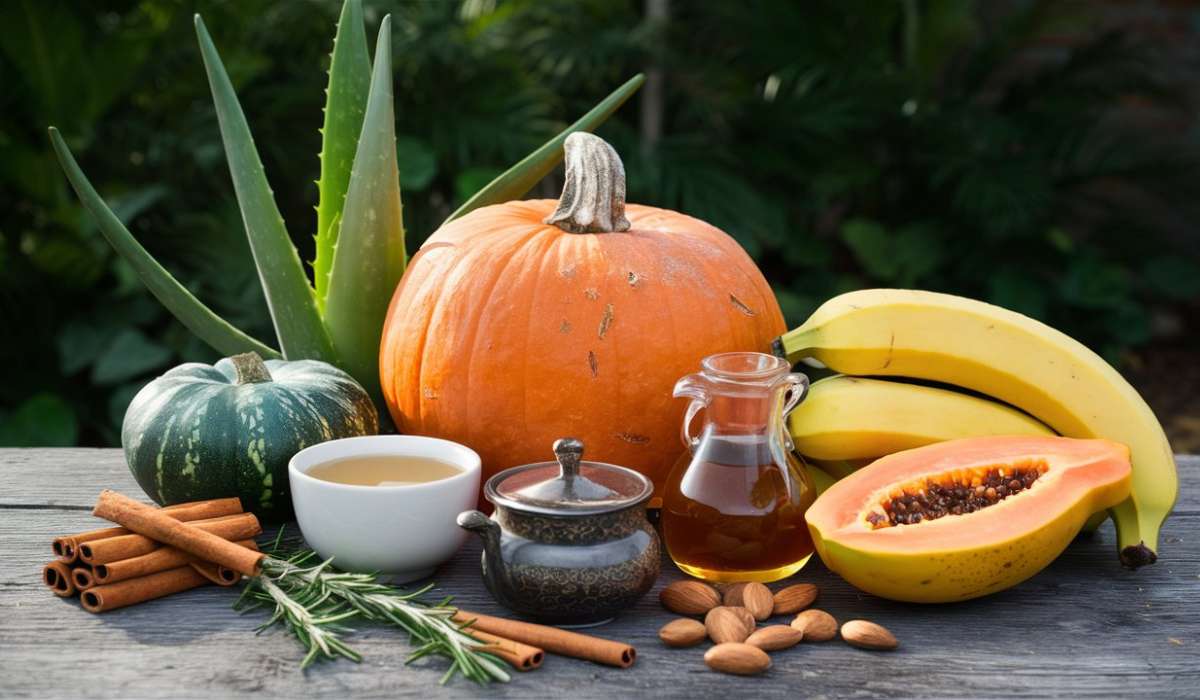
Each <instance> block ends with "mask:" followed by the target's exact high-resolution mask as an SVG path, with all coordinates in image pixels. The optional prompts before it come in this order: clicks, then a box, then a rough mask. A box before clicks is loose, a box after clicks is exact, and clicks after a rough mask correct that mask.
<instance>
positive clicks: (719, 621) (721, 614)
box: [704, 606, 754, 644]
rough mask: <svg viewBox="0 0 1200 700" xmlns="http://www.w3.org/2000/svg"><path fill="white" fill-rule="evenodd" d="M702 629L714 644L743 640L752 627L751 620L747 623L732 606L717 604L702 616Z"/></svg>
mask: <svg viewBox="0 0 1200 700" xmlns="http://www.w3.org/2000/svg"><path fill="white" fill-rule="evenodd" d="M704 629H705V630H706V631H707V632H708V638H709V639H711V640H713V642H714V643H715V644H724V643H726V642H743V641H745V640H746V637H749V636H750V632H751V631H752V630H753V629H754V624H753V621H752V622H751V624H749V625H747V624H746V620H745V618H743V617H742V616H741V615H739V614H738V613H736V612H734V608H727V607H725V606H719V607H716V608H713V609H712V610H709V611H708V614H707V615H705V616H704Z"/></svg>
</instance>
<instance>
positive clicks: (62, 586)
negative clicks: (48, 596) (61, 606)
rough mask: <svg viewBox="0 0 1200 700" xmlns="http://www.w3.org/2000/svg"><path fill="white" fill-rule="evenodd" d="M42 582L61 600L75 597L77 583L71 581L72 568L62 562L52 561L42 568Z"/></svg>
mask: <svg viewBox="0 0 1200 700" xmlns="http://www.w3.org/2000/svg"><path fill="white" fill-rule="evenodd" d="M42 582H43V583H45V584H46V587H47V588H49V589H50V590H51V591H53V592H54V595H56V596H58V597H60V598H70V597H71V596H73V595H75V582H74V581H72V580H71V567H69V566H67V565H66V564H64V563H63V562H61V561H52V562H50V563H49V564H47V565H45V566H44V567H42Z"/></svg>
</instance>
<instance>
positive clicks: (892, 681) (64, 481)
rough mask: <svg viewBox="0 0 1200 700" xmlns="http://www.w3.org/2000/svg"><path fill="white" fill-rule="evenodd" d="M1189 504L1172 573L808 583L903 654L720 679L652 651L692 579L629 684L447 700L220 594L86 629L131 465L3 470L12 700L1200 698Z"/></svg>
mask: <svg viewBox="0 0 1200 700" xmlns="http://www.w3.org/2000/svg"><path fill="white" fill-rule="evenodd" d="M1179 467H1180V482H1181V486H1182V497H1181V499H1180V502H1179V504H1178V505H1177V506H1176V510H1175V514H1174V516H1173V517H1172V518H1171V519H1170V520H1169V521H1168V522H1167V525H1166V529H1165V533H1164V541H1163V543H1162V546H1161V555H1162V557H1161V559H1160V560H1159V563H1158V564H1156V565H1154V566H1150V567H1146V568H1144V569H1142V570H1140V571H1136V572H1131V571H1126V570H1123V569H1122V568H1121V567H1120V566H1119V565H1118V564H1117V558H1116V552H1115V548H1114V544H1113V532H1112V526H1111V524H1106V525H1105V526H1104V527H1103V528H1102V529H1101V531H1100V532H1099V534H1098V535H1096V536H1095V537H1092V538H1089V539H1082V540H1080V541H1078V542H1076V543H1074V544H1073V545H1072V546H1071V547H1070V548H1069V549H1068V550H1067V552H1066V553H1065V554H1064V555H1063V556H1062V557H1060V558H1059V560H1058V561H1057V562H1055V563H1054V564H1053V565H1051V566H1050V568H1048V569H1047V570H1046V571H1044V572H1042V573H1041V574H1039V575H1038V576H1036V577H1034V578H1033V579H1032V580H1030V581H1027V582H1026V583H1024V584H1022V585H1020V586H1017V587H1016V588H1014V589H1011V590H1009V591H1005V592H1003V593H1000V594H998V595H994V596H991V597H989V598H985V599H982V600H977V601H970V602H967V603H959V604H955V605H940V606H917V605H906V604H901V603H892V602H888V601H884V600H880V599H878V598H874V597H872V596H869V595H865V594H861V593H859V592H857V591H856V590H855V589H853V588H851V587H850V586H849V585H848V584H846V583H844V582H843V581H841V580H840V579H839V578H837V576H835V575H833V574H831V573H830V572H829V571H827V570H826V569H825V568H824V567H823V566H822V565H821V564H820V562H819V561H817V560H816V559H815V558H814V559H813V562H812V563H810V564H809V566H808V567H807V568H806V569H805V570H804V571H802V572H801V573H800V575H798V576H797V577H796V580H798V581H811V582H814V583H816V584H818V585H819V586H820V587H821V595H820V598H819V600H818V603H817V606H818V607H821V608H823V609H825V610H828V611H830V612H831V613H833V614H834V615H835V616H836V617H838V618H839V619H841V620H846V619H850V618H853V617H864V618H867V619H870V620H874V621H877V622H879V623H881V624H883V625H885V626H887V627H888V628H889V629H891V630H892V631H893V632H894V633H895V634H896V636H897V637H898V638H899V639H900V640H901V648H900V649H899V650H898V651H895V652H891V653H882V652H867V651H860V650H857V649H853V648H850V647H848V646H846V645H845V644H843V643H841V642H829V643H825V644H802V645H800V646H799V647H796V648H794V649H791V650H788V651H783V652H776V653H775V654H773V655H772V657H773V661H774V665H773V667H772V669H771V670H770V671H769V672H768V673H766V674H765V675H763V676H760V677H757V678H751V679H740V678H736V677H732V676H723V675H720V674H716V673H713V672H711V671H709V670H708V669H707V668H706V667H705V666H704V663H703V661H702V656H703V648H700V647H697V648H692V649H683V650H676V649H667V648H666V647H664V646H663V645H662V644H660V643H659V641H658V639H657V637H656V632H657V630H658V628H659V627H660V626H661V625H662V624H663V623H664V622H665V621H666V620H667V619H669V617H670V615H669V614H668V613H666V612H665V611H664V610H663V609H662V608H660V607H659V605H658V600H657V590H658V588H659V587H661V586H662V585H665V584H666V583H668V582H670V581H673V580H675V579H678V578H680V574H679V572H678V571H677V570H676V569H675V568H674V567H673V566H672V565H671V564H670V562H669V561H668V562H664V569H663V571H664V574H663V576H662V578H661V579H660V581H659V582H658V585H657V586H656V588H655V591H654V592H652V593H651V594H650V595H647V596H646V597H645V598H644V599H643V600H642V601H641V602H640V603H639V605H638V606H637V607H636V608H635V609H633V610H630V611H629V612H628V613H626V614H624V615H622V616H621V617H620V618H618V620H617V621H615V622H613V623H611V624H608V625H605V626H603V627H599V628H597V629H595V630H594V632H595V633H596V634H599V635H602V636H608V637H611V638H614V639H621V640H627V641H630V642H633V643H634V644H636V645H637V649H638V654H639V656H638V661H637V664H636V665H635V666H634V667H633V668H630V669H628V670H620V669H613V668H607V667H603V666H598V665H595V664H591V663H587V662H582V661H576V660H573V659H567V658H561V657H554V656H551V657H549V658H548V659H547V660H546V663H545V664H544V665H543V667H542V668H541V669H540V670H538V671H534V672H531V673H526V674H514V678H513V680H512V682H511V683H509V684H507V685H494V686H491V687H489V688H480V687H478V686H475V685H474V684H472V683H470V682H467V681H465V680H463V679H461V678H459V679H457V680H455V681H454V682H452V683H451V684H449V685H447V686H444V687H438V686H437V681H438V678H439V676H440V675H441V673H442V672H443V671H444V669H445V665H444V662H443V661H441V660H440V659H430V660H422V661H419V662H417V663H416V664H414V665H413V666H410V667H406V666H405V665H404V659H405V656H406V655H407V654H408V652H409V646H408V643H407V640H406V639H405V637H404V635H402V634H401V633H399V632H397V631H395V630H393V629H387V628H382V627H370V626H368V627H364V628H361V629H360V630H359V631H358V633H356V634H354V635H353V637H352V639H351V640H350V641H351V643H352V644H353V645H354V646H355V647H356V648H358V649H359V650H360V651H362V652H363V654H364V660H363V662H362V664H361V665H355V664H353V663H350V662H347V661H338V662H335V663H324V664H321V665H318V666H315V667H313V668H311V669H309V670H308V671H307V672H301V671H300V670H299V668H298V663H299V660H300V658H301V656H302V653H301V649H300V647H299V646H298V644H297V643H296V641H295V640H293V639H292V638H291V637H289V636H287V635H286V634H284V633H282V632H279V631H273V632H268V633H266V634H264V635H262V636H255V634H254V628H255V626H256V625H257V624H258V623H260V622H261V621H262V616H261V615H260V614H258V613H252V614H250V615H245V616H243V615H238V614H237V613H235V612H233V611H232V610H231V609H230V603H231V602H232V601H233V599H234V598H235V597H236V594H235V593H234V591H231V590H227V589H218V588H214V587H209V588H202V589H197V590H194V591H190V592H187V593H182V594H179V595H176V596H172V597H169V598H165V599H162V600H158V601H153V602H150V603H146V604H143V605H139V606H136V607H133V608H127V609H124V610H118V611H114V612H111V613H108V614H104V615H91V614H89V613H87V612H84V611H83V610H82V609H81V608H80V607H79V605H78V603H77V602H75V601H72V600H61V599H59V598H56V597H54V596H53V595H51V594H50V593H49V591H47V590H45V588H43V586H42V585H41V582H40V575H41V567H42V564H44V563H45V562H46V561H49V559H50V552H49V543H50V540H51V538H52V536H54V535H56V534H61V533H69V532H77V531H80V530H86V529H88V528H91V527H95V526H97V525H98V521H95V520H93V518H92V517H91V516H90V515H89V513H88V511H89V510H90V509H91V506H92V503H93V501H94V500H95V497H96V495H97V494H98V493H99V492H100V490H101V489H102V488H105V487H110V488H115V489H118V490H120V491H123V492H125V493H128V494H131V495H134V494H139V493H140V492H139V490H138V488H137V486H136V485H135V484H134V482H133V480H132V478H131V477H130V475H129V472H128V471H127V469H126V468H125V464H124V461H123V459H122V457H121V453H120V451H118V450H86V449H75V450H50V449H36V450H14V449H9V450H0V563H2V566H0V697H4V698H12V697H39V698H41V697H50V698H56V697H122V698H127V697H137V698H142V697H232V696H242V695H250V694H254V695H262V696H297V695H300V694H306V695H308V694H311V695H330V696H338V697H347V696H386V697H389V698H396V697H416V698H427V697H440V696H469V695H495V696H512V697H543V696H552V695H557V696H560V697H580V696H582V697H592V696H607V697H612V698H618V697H620V698H623V697H651V696H653V697H684V696H686V697H708V696H725V697H731V698H732V697H744V696H773V695H778V696H784V695H787V696H791V697H819V696H855V697H910V696H921V697H929V696H949V697H964V696H989V697H991V696H1021V697H1034V696H1053V695H1070V696H1074V697H1081V696H1096V697H1114V696H1115V697H1120V696H1132V695H1138V696H1139V697H1144V696H1160V697H1171V698H1180V697H1200V458H1198V457H1181V458H1180V459H1179ZM478 558H479V548H478V545H477V544H476V543H475V538H471V542H470V544H469V545H468V546H467V547H466V548H464V550H463V551H462V552H460V553H459V555H458V556H457V557H456V558H455V559H454V560H453V561H452V562H450V563H449V564H447V565H446V566H444V567H443V568H442V570H440V571H439V572H438V573H437V577H436V580H437V582H438V584H439V589H440V590H442V591H444V592H445V593H448V594H452V595H454V596H455V597H456V599H457V600H458V602H459V604H460V605H462V607H463V608H466V609H469V610H475V611H478V612H484V613H491V614H504V611H503V610H502V609H500V608H499V607H497V606H496V605H495V604H494V603H493V602H492V600H491V598H490V597H489V596H488V594H487V592H486V590H485V589H484V587H483V583H482V582H481V581H480V579H479V570H478Z"/></svg>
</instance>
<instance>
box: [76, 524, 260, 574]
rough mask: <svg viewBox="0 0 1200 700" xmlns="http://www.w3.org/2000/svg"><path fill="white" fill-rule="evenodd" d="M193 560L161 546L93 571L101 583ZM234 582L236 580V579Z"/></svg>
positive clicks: (250, 544)
mask: <svg viewBox="0 0 1200 700" xmlns="http://www.w3.org/2000/svg"><path fill="white" fill-rule="evenodd" d="M122 529H124V528H122ZM236 544H237V545H238V546H241V547H245V548H247V549H253V550H257V549H258V545H256V544H255V543H254V540H239V541H238V542H237V543H236ZM192 561H195V558H194V557H193V556H192V555H190V554H188V553H186V552H183V551H181V550H178V549H175V548H174V547H159V548H158V549H156V550H154V551H153V552H150V553H149V554H142V555H141V556H136V557H130V558H129V559H121V560H118V561H114V562H111V563H108V564H98V565H97V566H96V567H95V568H94V569H93V571H92V577H93V578H94V579H95V580H96V583H97V584H99V585H103V584H107V583H117V582H119V581H125V580H127V579H131V578H137V577H138V576H145V575H147V574H156V573H158V572H160V571H166V570H167V569H177V568H179V567H181V566H184V565H187V564H190V563H191V562H192ZM233 575H234V576H238V577H240V576H241V574H237V573H236V572H234V573H233ZM227 576H229V574H219V578H221V579H222V580H224V579H225V578H226V577H227ZM234 582H236V579H235V581H234Z"/></svg>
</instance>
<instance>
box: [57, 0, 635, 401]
mask: <svg viewBox="0 0 1200 700" xmlns="http://www.w3.org/2000/svg"><path fill="white" fill-rule="evenodd" d="M195 25H196V34H197V37H198V39H199V42H200V49H201V54H202V56H203V59H204V65H205V69H206V71H207V73H208V80H209V85H210V87H211V90H212V94H213V101H214V104H215V106H216V113H217V118H218V121H219V123H220V128H221V135H222V139H223V141H224V144H225V155H226V159H227V161H228V163H229V170H230V174H231V176H232V178H233V184H234V190H235V192H236V193H237V199H238V203H239V205H240V209H241V214H242V220H243V223H244V225H245V230H246V233H247V237H248V240H249V242H250V248H251V251H252V253H253V256H254V261H255V265H256V267H257V269H258V276H259V280H260V282H261V284H262V289H263V292H264V295H265V298H266V301H267V305H268V308H269V309H270V313H271V318H272V320H273V322H274V326H275V335H276V337H277V338H278V340H279V343H280V351H276V350H275V349H273V348H271V347H269V346H268V345H267V344H266V343H263V342H261V341H259V340H257V339H255V338H253V337H251V336H249V335H248V334H246V333H244V332H242V331H241V330H239V329H237V328H236V327H235V326H234V325H233V324H231V323H229V322H227V321H226V320H224V319H223V318H221V316H219V315H218V314H217V313H215V312H214V311H213V310H211V309H210V308H209V307H207V306H206V305H204V304H203V303H202V302H200V301H199V300H198V299H197V298H196V297H195V296H194V295H193V294H192V293H191V292H190V291H189V290H187V289H186V287H184V286H183V285H182V284H180V283H179V282H178V281H177V280H176V279H175V278H174V277H173V276H172V275H171V274H170V273H169V272H168V271H167V270H166V269H165V268H163V267H162V266H161V265H159V264H158V262H157V261H155V259H154V258H153V256H151V255H150V253H148V252H147V251H146V250H145V249H144V248H143V247H142V246H141V245H140V244H138V242H137V241H136V240H135V239H134V237H133V235H132V234H131V233H130V232H129V231H128V229H126V228H125V226H124V224H122V222H121V220H120V218H119V217H118V216H117V215H116V213H114V212H113V210H112V209H111V208H109V207H108V205H106V204H105V203H104V201H103V200H102V199H101V197H100V196H99V194H98V193H97V192H96V190H95V189H94V188H93V187H92V185H91V183H90V182H89V181H88V179H87V177H86V176H85V175H84V174H83V172H82V171H81V170H80V168H79V166H78V164H77V163H76V162H75V159H74V157H73V156H72V154H71V152H70V149H69V148H68V147H67V144H66V142H65V141H64V140H63V138H62V136H61V135H60V134H59V133H58V131H57V129H55V128H54V127H51V128H50V138H51V141H52V143H53V146H54V150H55V152H56V154H57V155H58V158H59V162H60V163H61V165H62V167H63V170H64V171H65V172H66V174H67V178H68V180H70V182H71V185H72V186H73V187H74V188H75V191H76V193H77V194H78V195H79V197H80V199H81V200H82V201H83V203H84V205H85V206H86V207H87V208H88V209H89V211H91V213H92V215H93V216H94V217H95V218H96V221H97V224H98V225H99V227H100V230H101V232H102V233H103V234H104V236H105V237H106V238H107V239H108V241H109V243H110V244H111V245H112V246H113V248H114V249H115V250H116V251H117V252H118V253H119V254H120V255H121V256H122V257H123V258H124V259H125V260H126V261H127V262H128V263H129V264H130V266H131V267H133V269H134V270H135V272H136V273H137V274H138V276H139V277H140V278H141V279H142V281H143V282H144V283H145V284H146V286H147V287H148V288H149V289H150V291H151V292H152V293H153V294H154V295H155V296H156V297H157V298H158V299H159V301H160V302H162V303H163V305H164V306H166V307H167V308H168V309H169V310H170V311H171V312H172V313H173V314H174V315H175V316H176V317H177V318H178V319H179V320H180V321H181V322H183V324H184V325H185V326H187V327H188V328H189V329H190V330H191V331H192V332H193V333H195V334H196V335H197V336H199V337H200V338H201V339H202V340H204V341H205V342H206V343H208V344H209V345H210V346H212V347H213V348H215V349H217V350H218V351H219V352H221V353H223V354H232V353H237V352H247V351H254V352H257V353H259V354H260V355H262V356H264V357H277V356H280V355H282V356H283V357H285V358H288V359H301V358H310V359H319V360H324V361H327V362H331V363H334V364H337V365H339V366H341V367H343V368H345V369H346V370H347V371H349V372H350V373H351V374H353V375H354V376H355V378H356V379H358V380H359V381H360V382H361V383H362V384H363V385H364V386H365V387H366V388H367V390H368V391H369V392H370V393H371V394H372V396H373V397H375V399H376V401H377V403H380V404H382V400H381V395H380V390H379V380H378V374H377V373H378V349H379V338H380V335H381V333H382V327H383V318H384V315H385V314H386V311H387V305H388V301H389V300H390V297H391V293H392V290H393V289H394V288H395V286H396V284H397V283H398V282H399V280H400V276H401V275H402V274H403V272H404V267H405V264H406V262H407V253H406V250H405V245H404V226H403V221H402V218H401V201H400V178H399V168H398V165H397V143H396V135H395V120H394V114H393V100H392V63H391V20H390V16H385V17H384V18H383V21H382V22H381V25H380V30H379V38H378V40H377V42H376V54H375V62H374V68H373V69H372V67H371V64H370V62H369V61H368V60H366V56H365V52H366V35H365V32H364V29H363V18H362V8H361V5H360V2H359V0H346V2H345V4H344V5H343V8H342V14H341V18H340V19H339V21H338V31H337V34H336V37H335V39H334V50H333V56H332V62H331V67H330V71H329V87H328V90H327V94H328V101H327V103H326V107H325V129H324V130H323V133H322V137H323V146H322V150H321V178H320V180H319V181H318V183H317V184H318V191H319V196H320V201H319V203H318V205H317V212H318V227H319V228H318V231H317V233H316V259H315V261H314V269H315V274H316V285H315V288H314V286H312V285H310V283H309V281H308V278H307V276H306V274H305V271H304V269H303V266H302V264H301V262H300V256H299V254H298V252H297V250H296V248H295V246H294V245H293V244H292V242H291V239H290V236H289V234H288V231H287V228H286V226H285V224H284V220H283V217H282V216H281V215H280V212H279V209H278V207H277V205H276V203H275V198H274V193H273V191H272V190H271V187H270V185H269V184H268V182H267V178H266V174H265V170H264V168H263V164H262V161H261V159H260V158H259V155H258V151H257V149H256V147H255V143H254V140H253V137H252V136H251V134H250V128H249V125H248V123H247V121H246V118H245V115H244V114H243V112H242V109H241V105H240V104H239V102H238V98H237V96H236V94H235V92H234V88H233V83H232V81H231V80H230V77H229V74H228V72H227V71H226V69H225V66H224V64H223V63H222V62H221V59H220V56H219V55H218V53H217V50H216V47H215V45H214V44H213V42H212V39H211V37H210V36H209V34H208V30H207V29H206V28H205V26H204V23H203V21H202V20H201V19H200V17H199V15H197V16H196V18H195ZM372 70H373V73H372V74H371V75H370V77H369V79H368V73H371V71H372ZM641 82H642V78H641V76H637V77H634V78H633V79H631V80H629V81H628V82H626V83H625V84H624V85H623V86H621V87H620V88H618V89H617V90H616V91H615V92H614V93H613V94H612V95H610V96H609V97H608V98H607V99H606V100H604V101H603V102H601V103H600V104H599V105H597V106H596V107H595V108H593V109H592V110H591V111H590V112H588V113H587V114H586V115H584V117H583V118H581V119H580V120H579V121H578V122H576V123H575V124H573V125H571V126H570V127H568V129H566V130H565V131H563V132H562V133H561V134H559V135H558V136H557V137H555V138H554V139H552V140H551V141H550V142H548V143H547V144H545V145H544V146H542V147H541V148H539V149H538V150H536V151H534V152H533V153H531V154H530V155H529V156H527V157H526V158H525V159H524V160H522V161H520V162H519V163H517V164H516V165H514V166H513V167H512V168H510V169H509V170H508V171H506V172H505V173H502V174H501V175H500V176H498V177H496V178H495V179H494V180H492V181H491V182H490V183H488V184H487V185H486V186H485V187H484V188H483V189H482V190H480V191H479V192H478V193H476V194H475V196H473V197H472V198H471V199H469V200H468V201H467V202H466V203H465V204H464V205H463V206H462V207H460V208H459V209H458V210H457V211H455V212H454V214H453V215H452V218H453V216H461V215H462V214H464V213H466V212H468V211H470V210H471V209H473V208H475V207H478V206H482V205H484V204H489V203H493V202H498V201H504V200H507V199H512V198H515V197H520V196H522V195H523V194H525V192H527V191H528V190H529V188H530V187H532V186H533V185H534V184H536V183H537V181H538V180H540V179H541V178H542V177H543V176H544V175H545V174H546V173H547V172H549V171H550V169H552V168H553V167H554V166H555V165H556V164H557V163H558V161H559V160H560V159H561V158H562V155H561V144H562V141H563V140H564V139H565V138H566V136H567V135H568V134H569V133H570V132H572V131H576V130H587V129H593V128H595V127H596V126H597V125H598V124H600V123H602V122H603V121H604V120H605V119H607V118H608V116H609V115H611V114H612V112H613V111H615V110H616V108H617V107H619V106H620V105H621V103H623V102H624V101H625V100H626V99H628V97H629V96H630V95H631V94H633V92H635V91H636V90H637V88H638V87H639V86H640V85H641ZM351 154H353V156H352V157H351ZM339 251H340V252H339ZM131 342H133V341H132V340H131Z"/></svg>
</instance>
